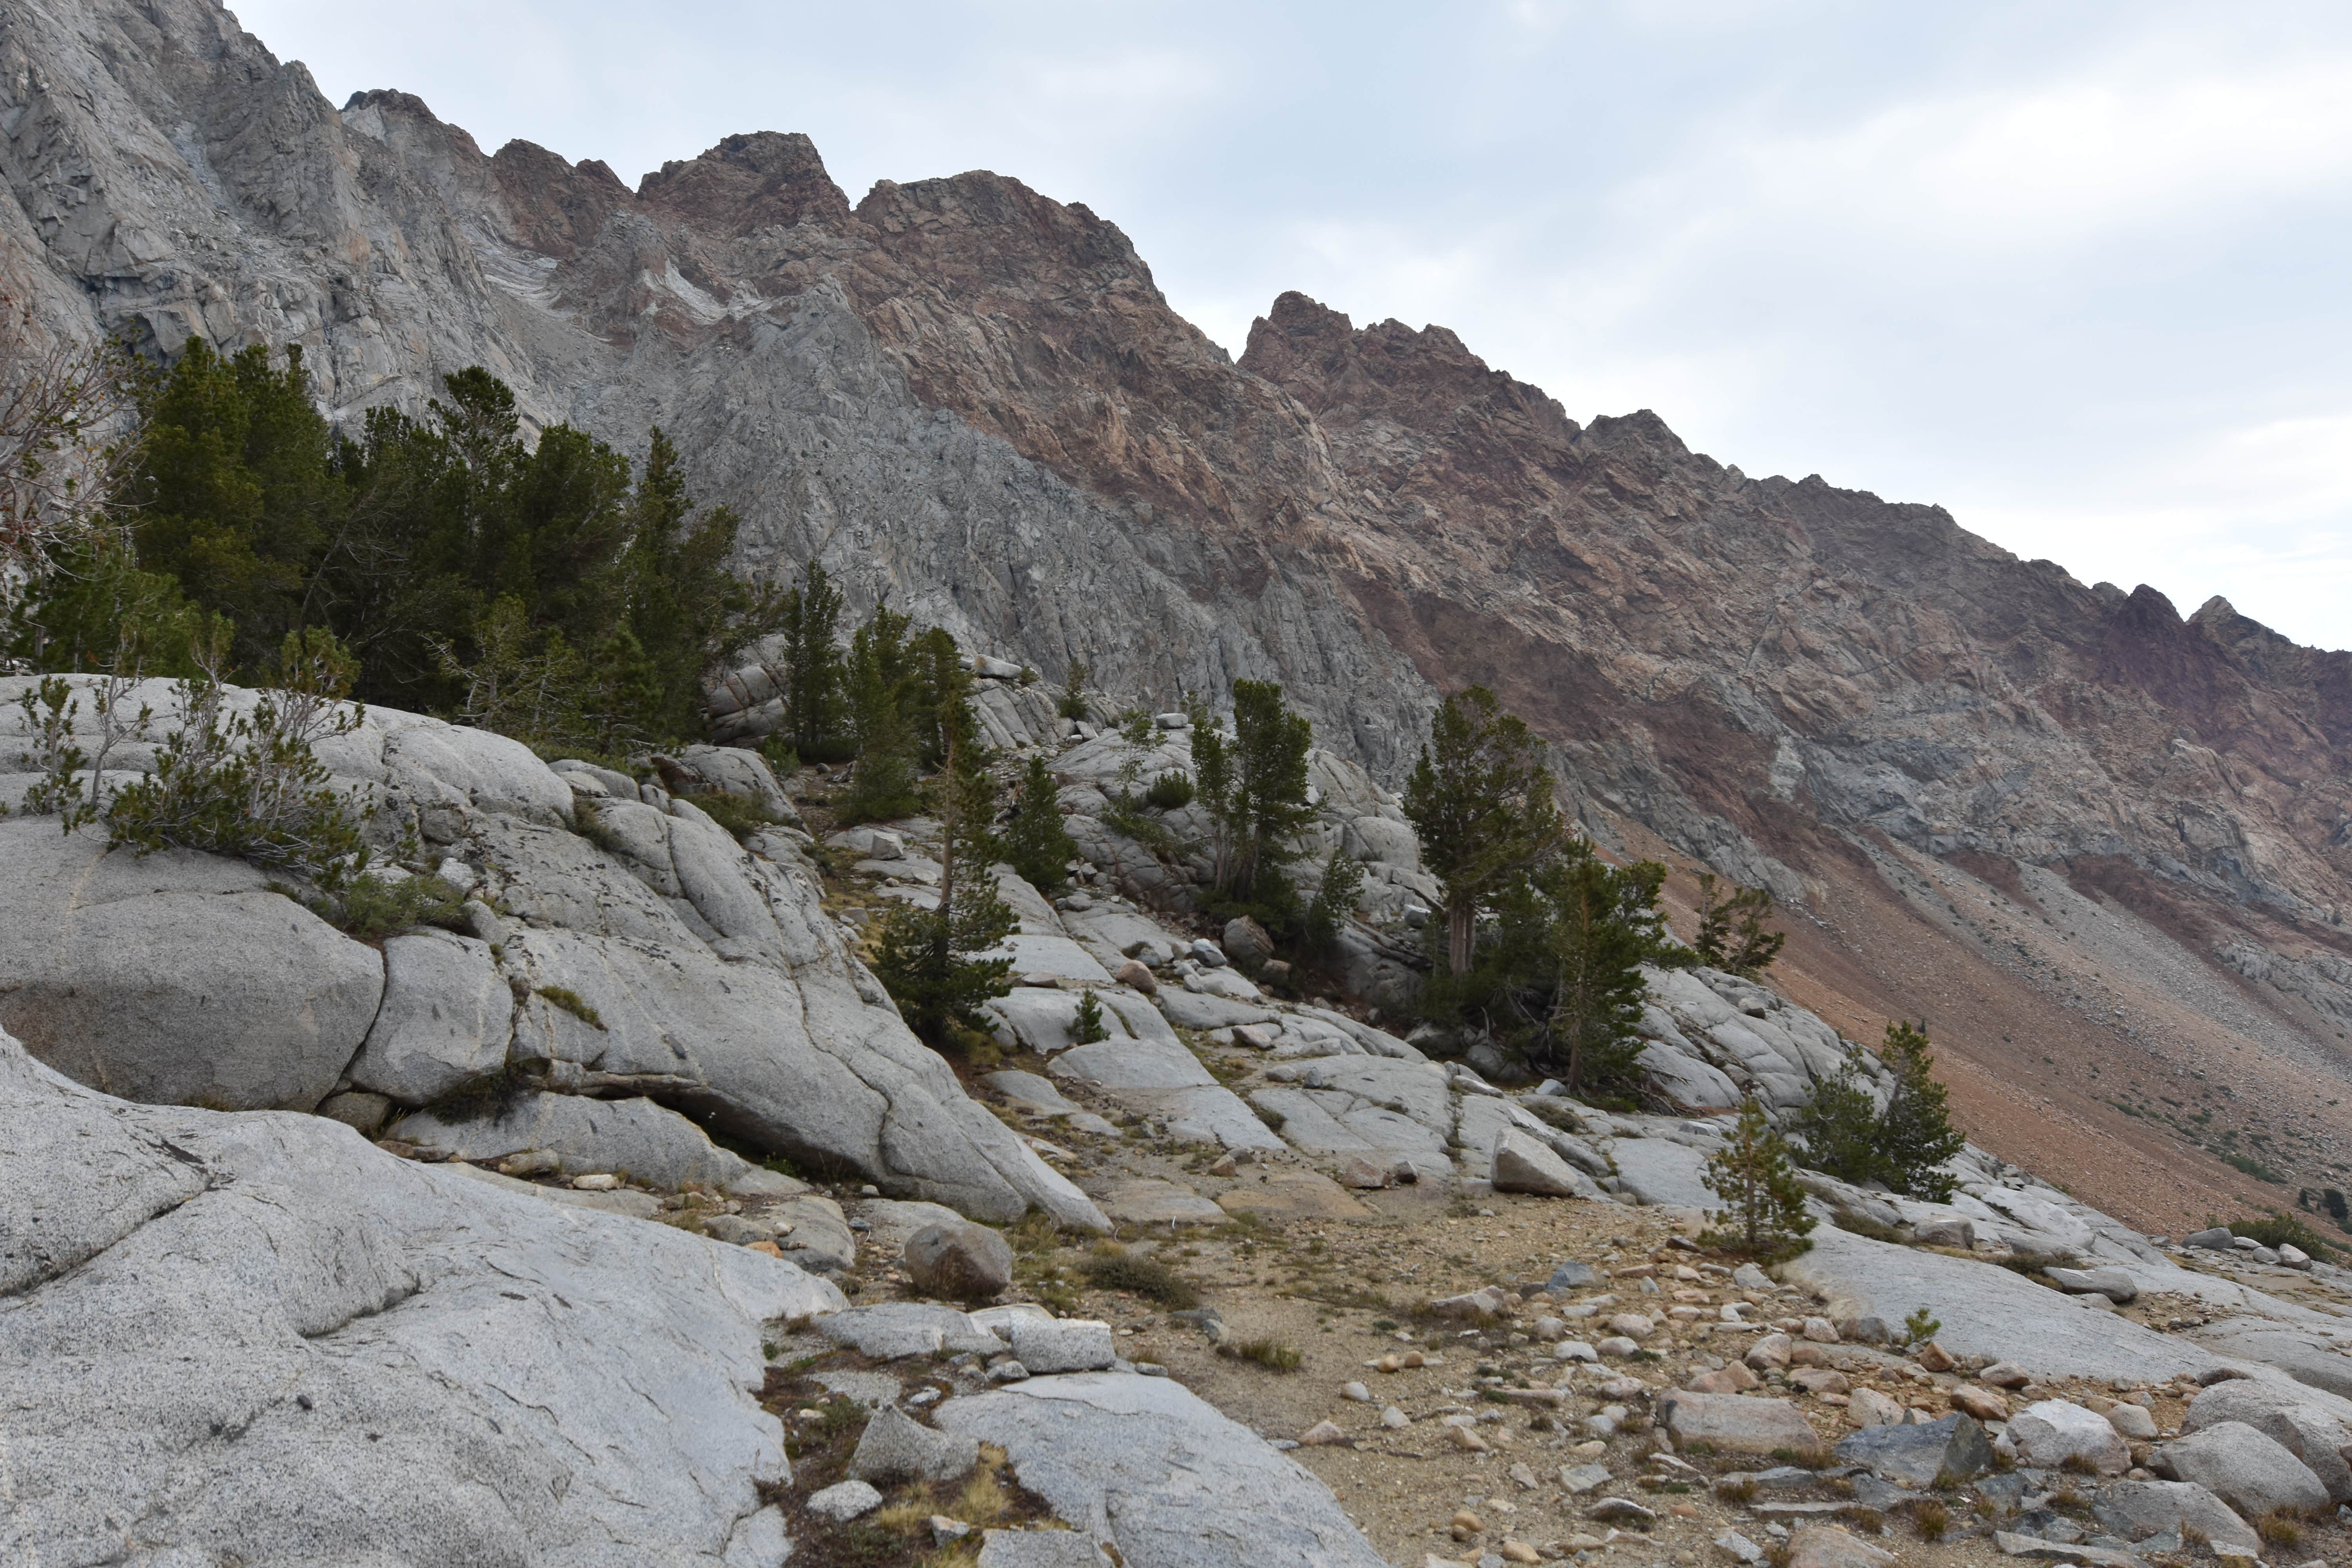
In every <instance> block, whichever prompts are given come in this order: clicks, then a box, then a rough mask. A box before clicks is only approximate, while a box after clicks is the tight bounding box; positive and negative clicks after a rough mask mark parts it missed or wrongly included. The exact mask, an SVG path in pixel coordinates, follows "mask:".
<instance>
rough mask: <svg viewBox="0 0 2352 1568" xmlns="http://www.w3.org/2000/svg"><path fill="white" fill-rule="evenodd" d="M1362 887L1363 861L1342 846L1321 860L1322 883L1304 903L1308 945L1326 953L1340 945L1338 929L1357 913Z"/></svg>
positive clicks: (1316, 950)
mask: <svg viewBox="0 0 2352 1568" xmlns="http://www.w3.org/2000/svg"><path fill="white" fill-rule="evenodd" d="M1363 890H1364V865H1363V862H1362V861H1360V860H1359V859H1357V858H1355V857H1354V856H1353V855H1350V854H1349V853H1348V851H1347V849H1346V848H1345V847H1340V848H1337V849H1334V850H1332V851H1331V854H1330V857H1329V858H1328V859H1326V860H1325V861H1324V862H1323V885H1322V886H1321V887H1319V888H1318V889H1315V901H1314V902H1313V903H1311V904H1308V905H1307V946H1308V947H1309V948H1311V949H1313V950H1314V951H1315V952H1327V953H1328V952H1331V951H1332V950H1333V949H1334V948H1336V947H1338V946H1339V931H1340V929H1341V928H1342V927H1343V926H1345V925H1346V924H1347V922H1348V917H1349V916H1350V915H1352V914H1354V913H1355V912H1356V900H1357V899H1358V898H1359V897H1360V896H1361V895H1362V893H1363Z"/></svg>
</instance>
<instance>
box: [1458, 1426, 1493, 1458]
mask: <svg viewBox="0 0 2352 1568" xmlns="http://www.w3.org/2000/svg"><path fill="white" fill-rule="evenodd" d="M1454 1447H1457V1448H1467V1449H1469V1450H1470V1451H1471V1452H1472V1453H1474V1454H1491V1453H1493V1452H1494V1449H1493V1448H1492V1447H1489V1446H1488V1445H1487V1442H1486V1438H1484V1437H1481V1436H1478V1434H1477V1433H1475V1432H1473V1431H1472V1430H1470V1428H1469V1427H1467V1426H1456V1427H1454Z"/></svg>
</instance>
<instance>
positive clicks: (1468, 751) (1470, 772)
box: [1404, 686, 1566, 975]
mask: <svg viewBox="0 0 2352 1568" xmlns="http://www.w3.org/2000/svg"><path fill="white" fill-rule="evenodd" d="M1404 810H1405V815H1406V816H1408V817H1410V818H1411V819H1412V825H1413V827H1414V828H1415V830H1416V831H1418V832H1419V833H1420V835H1421V855H1422V863H1423V865H1424V866H1426V867H1427V868H1428V869H1429V873H1430V875H1432V876H1433V877H1435V878H1436V879H1438V881H1439V882H1440V883H1442V884H1443V885H1444V889H1445V927H1446V961H1447V966H1448V968H1449V969H1450V970H1451V972H1452V973H1454V974H1456V975H1460V974H1464V973H1467V972H1468V971H1469V968H1470V964H1471V961H1472V958H1473V956H1474V949H1475V941H1476V933H1477V922H1478V906H1479V902H1480V900H1484V899H1486V898H1487V897H1489V896H1490V895H1492V894H1493V893H1495V892H1496V890H1497V889H1500V888H1501V887H1503V886H1504V885H1505V884H1506V883H1507V882H1508V881H1509V880H1510V879H1512V878H1513V877H1515V876H1517V874H1518V873H1520V872H1522V871H1525V870H1527V869H1528V868H1530V867H1533V866H1534V865H1536V864H1537V863H1538V861H1540V860H1541V859H1542V858H1544V857H1545V856H1546V855H1548V854H1549V853H1550V852H1551V850H1552V849H1553V848H1554V847H1556V846H1557V845H1559V842H1560V841H1561V839H1562V837H1564V835H1565V831H1566V830H1565V828H1564V826H1563V825H1562V823H1561V821H1560V816H1559V805H1558V804H1557V803H1556V802H1555V801H1554V800H1553V798H1552V777H1551V770H1550V769H1549V767H1547V766H1546V765H1545V763H1544V748H1543V742H1541V741H1539V740H1538V739H1537V738H1536V736H1535V734H1534V732H1533V731H1530V730H1529V729H1528V727H1527V725H1526V723H1524V722H1523V721H1520V720H1519V719H1517V718H1516V717H1514V716H1513V715H1511V714H1507V713H1505V712H1504V711H1503V710H1502V707H1501V704H1500V703H1498V702H1497V701H1496V699H1495V694H1494V693H1493V692H1491V691H1489V690H1487V689H1486V688H1485V687H1483V686H1473V687H1471V688H1470V689H1468V690H1466V691H1464V692H1462V693H1460V694H1459V695H1457V696H1454V697H1449V698H1447V699H1446V700H1444V702H1443V703H1442V704H1440V705H1439V707H1438V710H1437V716H1436V717H1435V719H1434V720H1433V721H1431V725H1430V743H1429V744H1428V745H1426V746H1424V747H1423V748H1422V752H1421V761H1420V763H1418V764H1417V765H1416V766H1415V767H1414V769H1413V771H1412V778H1411V779H1410V780H1409V781H1408V782H1407V783H1406V784H1405V795H1404Z"/></svg>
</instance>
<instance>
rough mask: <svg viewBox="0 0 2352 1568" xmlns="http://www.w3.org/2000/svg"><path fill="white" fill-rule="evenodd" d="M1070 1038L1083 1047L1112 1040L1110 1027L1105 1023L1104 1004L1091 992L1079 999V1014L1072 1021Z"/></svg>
mask: <svg viewBox="0 0 2352 1568" xmlns="http://www.w3.org/2000/svg"><path fill="white" fill-rule="evenodd" d="M1070 1038H1071V1040H1073V1041H1074V1042H1076V1044H1078V1045H1081V1046H1091V1045H1094V1044H1096V1043H1097V1042H1098V1041H1101V1040H1108V1039H1109V1038H1110V1026H1108V1025H1107V1024H1105V1023H1104V1022H1103V1015H1102V1004H1101V1003H1100V1002H1098V1001H1097V1000H1096V999H1095V994H1094V993H1093V992H1091V991H1088V992H1086V993H1085V994H1082V995H1080V996H1079V998H1078V1010H1077V1013H1076V1016H1074V1017H1073V1018H1072V1019H1071V1020H1070Z"/></svg>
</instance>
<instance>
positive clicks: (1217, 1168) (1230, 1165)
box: [1209, 1154, 1241, 1176]
mask: <svg viewBox="0 0 2352 1568" xmlns="http://www.w3.org/2000/svg"><path fill="white" fill-rule="evenodd" d="M1239 1169H1241V1166H1240V1164H1239V1163H1236V1162H1235V1161H1234V1157H1233V1156H1232V1155H1231V1154H1220V1155H1218V1156H1217V1161H1216V1163H1214V1164H1213V1165H1211V1166H1210V1167H1209V1174H1211V1175H1213V1176H1230V1175H1232V1174H1233V1173H1234V1172H1235V1171H1237V1170H1239Z"/></svg>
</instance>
